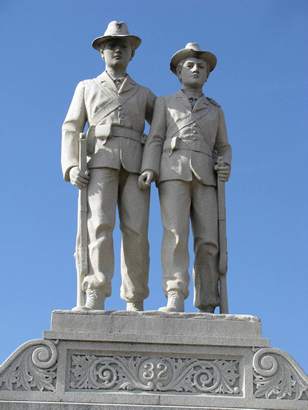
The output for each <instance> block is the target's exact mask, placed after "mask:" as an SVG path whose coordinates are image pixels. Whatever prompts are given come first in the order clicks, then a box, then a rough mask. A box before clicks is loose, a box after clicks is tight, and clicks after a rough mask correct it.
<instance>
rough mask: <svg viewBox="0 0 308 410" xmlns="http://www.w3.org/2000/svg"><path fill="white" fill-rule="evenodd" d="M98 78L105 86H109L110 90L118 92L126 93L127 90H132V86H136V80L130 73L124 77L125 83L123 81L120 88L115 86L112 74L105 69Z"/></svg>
mask: <svg viewBox="0 0 308 410" xmlns="http://www.w3.org/2000/svg"><path fill="white" fill-rule="evenodd" d="M97 79H98V81H99V82H100V83H101V84H102V85H103V86H107V87H108V88H109V89H110V90H112V91H113V92H115V93H116V94H122V93H125V92H127V91H129V90H131V89H132V88H134V87H135V86H136V82H135V81H134V80H133V79H132V78H131V77H130V76H129V75H128V74H127V76H126V77H125V79H124V81H123V83H122V85H121V87H120V88H119V89H117V87H116V86H115V84H114V82H113V80H112V78H111V77H110V75H109V74H108V73H107V72H106V71H104V72H103V73H102V74H100V75H99V76H98V77H97Z"/></svg>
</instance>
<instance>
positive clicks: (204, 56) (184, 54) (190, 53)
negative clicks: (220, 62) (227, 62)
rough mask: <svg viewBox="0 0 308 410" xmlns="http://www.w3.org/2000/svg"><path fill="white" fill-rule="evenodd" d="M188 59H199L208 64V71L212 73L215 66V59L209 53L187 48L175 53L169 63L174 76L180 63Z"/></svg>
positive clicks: (213, 55)
mask: <svg viewBox="0 0 308 410" xmlns="http://www.w3.org/2000/svg"><path fill="white" fill-rule="evenodd" d="M188 57H195V58H200V59H201V60H204V61H206V62H207V63H208V65H209V68H210V71H213V70H214V68H215V67H216V64H217V57H216V56H215V54H213V53H211V52H210V51H196V50H192V49H188V48H183V49H182V50H180V51H178V52H176V53H175V54H174V55H173V56H172V58H171V61H170V70H171V71H172V72H173V73H174V74H176V67H177V65H178V64H179V62H180V61H182V60H185V59H186V58H188Z"/></svg>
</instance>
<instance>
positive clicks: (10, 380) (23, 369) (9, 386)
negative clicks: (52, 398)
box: [0, 340, 58, 392]
mask: <svg viewBox="0 0 308 410" xmlns="http://www.w3.org/2000/svg"><path fill="white" fill-rule="evenodd" d="M57 356H58V354H57V348H56V346H55V345H54V344H53V343H52V342H50V341H47V340H34V341H31V342H28V343H25V344H24V345H22V346H21V347H20V348H19V349H17V350H16V352H14V353H13V354H12V355H11V356H10V357H9V358H8V359H7V360H6V361H5V362H4V363H3V365H2V366H0V391H5V390H6V391H41V392H43V391H49V392H54V391H55V389H56V388H55V386H56V370H57Z"/></svg>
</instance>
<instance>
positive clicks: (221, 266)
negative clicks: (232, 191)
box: [217, 156, 229, 313]
mask: <svg viewBox="0 0 308 410" xmlns="http://www.w3.org/2000/svg"><path fill="white" fill-rule="evenodd" d="M222 162H223V158H222V157H220V156H219V157H218V158H217V163H218V164H219V163H222ZM217 200H218V232H219V262H218V272H219V275H220V277H219V295H220V313H229V306H228V291H227V270H228V250H227V237H226V205H225V183H224V182H222V181H220V180H219V178H218V175H217Z"/></svg>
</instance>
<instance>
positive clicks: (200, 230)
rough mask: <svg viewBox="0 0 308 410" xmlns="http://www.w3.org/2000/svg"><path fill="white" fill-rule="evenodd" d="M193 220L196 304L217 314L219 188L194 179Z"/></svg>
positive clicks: (203, 309)
mask: <svg viewBox="0 0 308 410" xmlns="http://www.w3.org/2000/svg"><path fill="white" fill-rule="evenodd" d="M191 220H192V228H193V234H194V251H195V262H194V272H193V275H194V280H195V284H194V285H195V295H194V304H195V306H196V307H197V308H199V309H200V310H201V311H205V312H214V309H215V307H216V306H218V305H219V296H218V279H219V275H218V249H219V248H218V223H217V195H216V188H215V187H212V186H206V185H203V184H201V183H200V182H199V181H197V180H196V179H194V181H193V197H192V208H191Z"/></svg>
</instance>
